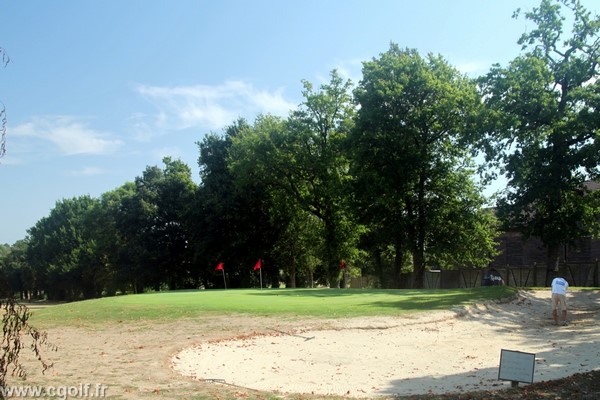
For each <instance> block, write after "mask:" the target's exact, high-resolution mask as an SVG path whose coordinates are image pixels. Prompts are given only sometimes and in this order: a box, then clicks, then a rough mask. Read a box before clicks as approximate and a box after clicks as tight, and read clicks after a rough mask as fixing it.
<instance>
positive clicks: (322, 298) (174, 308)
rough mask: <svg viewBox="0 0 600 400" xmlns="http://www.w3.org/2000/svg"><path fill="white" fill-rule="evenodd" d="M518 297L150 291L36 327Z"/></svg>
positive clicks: (60, 313) (38, 316)
mask: <svg viewBox="0 0 600 400" xmlns="http://www.w3.org/2000/svg"><path fill="white" fill-rule="evenodd" d="M515 293H516V289H515V288H509V287H506V286H496V287H481V288H472V289H444V290H376V289H263V290H260V289H230V290H195V291H173V292H158V293H146V294H140V295H126V296H116V297H107V298H102V299H95V300H87V301H80V302H73V303H67V304H60V305H56V306H53V307H46V308H41V309H35V310H34V311H33V316H32V322H33V323H34V325H40V326H43V327H46V326H57V325H74V326H78V325H95V324H103V323H119V322H130V321H141V320H144V321H170V320H175V319H179V318H195V317H199V316H202V315H206V314H213V315H214V314H231V313H249V314H256V315H263V316H264V315H279V316H281V317H286V316H290V317H291V316H294V315H297V316H304V317H316V318H325V319H327V318H342V317H358V316H376V315H400V314H404V313H412V312H423V311H428V310H441V309H449V308H452V307H454V306H460V305H465V304H471V303H476V302H480V301H485V300H494V299H500V298H507V297H510V296H512V295H514V294H515Z"/></svg>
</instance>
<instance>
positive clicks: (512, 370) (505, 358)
mask: <svg viewBox="0 0 600 400" xmlns="http://www.w3.org/2000/svg"><path fill="white" fill-rule="evenodd" d="M534 369H535V354H533V353H524V352H522V351H513V350H506V349H502V350H501V351H500V369H499V371H498V380H504V381H510V385H511V387H517V386H519V382H523V383H533V372H534Z"/></svg>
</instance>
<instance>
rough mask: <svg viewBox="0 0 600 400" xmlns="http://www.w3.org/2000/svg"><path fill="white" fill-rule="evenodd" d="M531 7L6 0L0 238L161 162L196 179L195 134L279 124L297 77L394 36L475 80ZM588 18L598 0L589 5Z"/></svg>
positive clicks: (352, 62)
mask: <svg viewBox="0 0 600 400" xmlns="http://www.w3.org/2000/svg"><path fill="white" fill-rule="evenodd" d="M537 4H539V2H538V1H537V0H536V1H533V0H452V1H446V0H420V1H413V0H410V1H409V0H361V1H359V0H287V1H284V0H279V1H275V0H221V1H217V0H193V1H192V0H102V1H100V0H96V1H92V0H89V1H81V0H54V1H47V0H20V1H5V2H2V5H1V8H0V10H1V11H2V12H1V13H0V46H1V47H3V48H4V49H6V51H7V53H8V55H9V56H10V58H11V62H10V63H9V64H8V66H6V68H0V100H1V101H2V102H3V103H4V104H5V106H6V110H7V118H8V132H7V153H6V155H5V156H4V157H3V158H2V159H0V184H1V186H0V193H1V195H0V243H8V244H12V243H14V242H15V241H17V240H19V239H23V238H25V236H26V234H27V229H29V228H30V227H32V226H34V225H35V223H36V222H37V221H38V220H39V219H41V218H43V217H45V216H47V215H48V214H49V212H50V210H51V209H52V208H53V207H54V205H55V203H56V202H57V201H59V200H61V199H64V198H71V197H77V196H82V195H91V196H93V197H98V196H100V195H101V194H102V193H105V192H107V191H110V190H113V189H115V188H117V187H119V186H121V185H122V184H123V183H125V182H127V181H133V180H134V179H135V177H136V176H140V175H141V174H142V172H143V171H144V169H145V168H146V167H147V166H149V165H159V166H162V161H161V160H162V158H163V157H164V156H171V157H173V158H179V159H181V160H182V161H184V162H185V163H186V164H188V165H189V166H190V167H191V168H192V170H193V174H194V179H195V180H196V182H199V178H198V166H197V159H198V148H197V145H196V142H197V141H200V140H201V139H202V137H203V136H204V135H205V134H206V133H208V132H221V131H222V129H223V128H224V127H225V126H227V125H229V124H230V123H231V122H233V121H234V120H235V119H236V118H237V117H239V116H241V117H246V118H247V119H248V120H250V121H252V120H253V119H254V117H255V116H256V115H258V114H259V113H272V114H276V115H282V116H285V115H287V113H288V111H289V110H290V109H293V108H295V107H296V106H297V105H298V104H299V102H300V101H301V80H303V79H306V80H308V81H311V82H313V83H314V84H320V83H322V82H325V81H327V80H328V74H329V72H330V71H331V70H332V69H334V68H337V69H338V70H339V71H340V72H341V73H342V74H343V75H344V76H345V77H348V78H350V79H352V80H353V81H354V82H358V81H359V80H360V77H361V73H360V69H361V62H363V61H367V60H370V59H372V58H374V57H378V56H379V55H380V54H381V53H382V52H385V51H386V50H387V49H388V48H389V44H390V42H394V43H397V44H398V45H399V46H401V47H409V48H416V49H417V50H419V52H421V53H422V54H426V53H428V52H433V53H439V54H441V55H443V56H444V57H445V58H446V59H447V60H448V61H449V62H450V63H451V64H453V65H454V66H456V67H457V68H459V69H461V70H462V71H463V72H465V73H469V74H474V75H477V74H482V73H485V72H486V71H487V70H488V69H489V67H490V65H491V64H492V63H495V62H499V63H501V64H506V63H507V62H508V61H509V60H510V59H512V58H513V57H515V56H516V55H517V54H518V53H519V46H518V45H517V44H516V41H517V39H518V37H519V36H520V34H521V33H523V32H524V31H525V30H526V29H527V28H528V27H531V25H530V24H528V23H527V22H526V21H525V20H524V19H519V20H514V19H512V18H511V16H512V13H513V11H514V10H515V9H516V8H519V7H521V8H523V9H530V8H531V7H533V6H536V5H537ZM584 4H586V6H587V7H588V9H590V10H593V11H594V12H598V11H599V10H600V5H598V4H596V3H595V2H594V0H587V1H584Z"/></svg>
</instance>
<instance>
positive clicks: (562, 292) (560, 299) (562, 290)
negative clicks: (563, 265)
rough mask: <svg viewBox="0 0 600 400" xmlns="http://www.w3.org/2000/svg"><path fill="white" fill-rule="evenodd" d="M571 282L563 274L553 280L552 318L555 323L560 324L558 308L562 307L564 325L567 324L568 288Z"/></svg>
mask: <svg viewBox="0 0 600 400" xmlns="http://www.w3.org/2000/svg"><path fill="white" fill-rule="evenodd" d="M568 288H569V282H567V281H566V279H565V278H563V277H562V276H560V275H559V276H557V277H556V278H554V279H553V280H552V318H553V319H554V324H556V325H558V308H559V307H560V309H561V314H562V321H561V324H562V325H566V324H567V289H568Z"/></svg>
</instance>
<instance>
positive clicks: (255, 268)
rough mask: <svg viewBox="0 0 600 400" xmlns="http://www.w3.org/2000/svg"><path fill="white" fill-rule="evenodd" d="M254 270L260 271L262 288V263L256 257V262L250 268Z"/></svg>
mask: <svg viewBox="0 0 600 400" xmlns="http://www.w3.org/2000/svg"><path fill="white" fill-rule="evenodd" d="M256 270H258V272H259V273H260V288H261V289H262V264H261V262H260V258H259V259H258V261H257V262H256V264H254V268H252V271H256Z"/></svg>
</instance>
